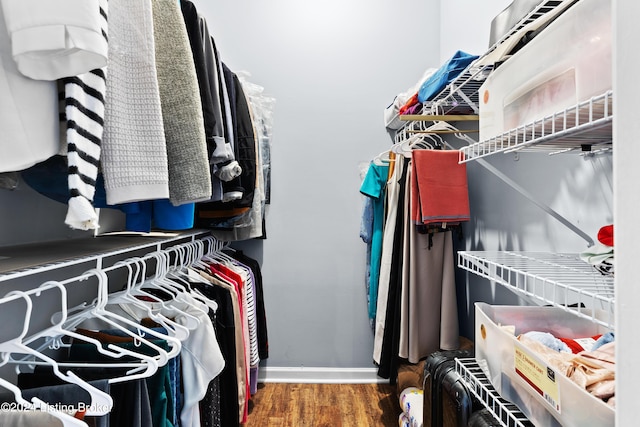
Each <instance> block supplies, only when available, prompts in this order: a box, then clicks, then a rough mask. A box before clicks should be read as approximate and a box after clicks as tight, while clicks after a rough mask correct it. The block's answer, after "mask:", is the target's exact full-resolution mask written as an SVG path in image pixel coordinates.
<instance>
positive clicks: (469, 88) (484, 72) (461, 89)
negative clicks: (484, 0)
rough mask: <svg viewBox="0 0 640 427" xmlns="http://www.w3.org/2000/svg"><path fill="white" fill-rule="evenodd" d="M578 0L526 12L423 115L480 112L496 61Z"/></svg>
mask: <svg viewBox="0 0 640 427" xmlns="http://www.w3.org/2000/svg"><path fill="white" fill-rule="evenodd" d="M573 2H574V0H543V1H541V2H540V3H539V4H538V5H537V6H536V7H535V8H533V10H531V12H529V13H528V14H527V15H526V16H524V17H523V18H522V19H521V20H520V21H519V22H518V23H517V24H516V25H515V26H514V27H513V28H512V29H511V30H510V31H509V32H507V33H506V34H505V35H504V36H502V37H501V38H500V39H499V40H498V41H496V42H495V43H494V44H493V45H492V46H491V47H490V48H489V49H488V50H487V51H486V52H485V53H483V54H482V55H481V56H480V57H479V58H478V59H476V60H475V61H473V62H472V63H471V64H469V66H468V67H467V68H466V69H465V70H464V71H463V72H462V73H460V75H459V76H458V77H456V78H455V79H454V80H453V81H452V82H451V83H449V84H448V85H447V86H446V87H445V88H444V89H443V90H441V91H440V92H439V93H438V94H437V95H436V96H434V97H433V99H432V100H428V101H426V102H425V103H424V104H423V106H422V109H421V111H420V113H419V114H420V115H423V116H429V115H464V114H478V113H479V89H480V86H482V84H483V83H484V81H485V80H486V79H487V77H488V76H489V74H490V73H491V71H493V69H494V67H495V64H496V63H498V62H501V61H504V60H505V59H507V58H508V56H509V54H510V52H511V50H512V49H513V48H514V47H516V46H517V44H518V43H519V42H520V40H521V39H522V37H524V36H525V35H527V34H530V33H531V32H532V31H534V30H535V29H538V28H541V27H542V26H543V25H545V24H547V23H549V22H550V21H551V20H553V19H555V18H556V17H557V16H558V15H560V14H561V13H562V12H563V11H564V10H566V9H567V8H568V7H569V6H570V5H571V4H573ZM419 126H420V125H419V124H417V123H415V122H410V123H408V124H406V125H405V126H403V127H402V129H400V130H399V131H398V133H400V135H398V134H397V135H396V141H398V140H400V141H402V140H403V139H406V138H407V137H409V136H410V134H411V133H412V132H413V131H416V130H419V129H418V127H419Z"/></svg>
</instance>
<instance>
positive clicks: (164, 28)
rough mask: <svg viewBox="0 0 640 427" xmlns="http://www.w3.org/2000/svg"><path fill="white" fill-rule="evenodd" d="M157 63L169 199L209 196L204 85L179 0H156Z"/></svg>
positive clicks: (179, 200)
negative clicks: (202, 85) (199, 85)
mask: <svg viewBox="0 0 640 427" xmlns="http://www.w3.org/2000/svg"><path fill="white" fill-rule="evenodd" d="M153 22H154V28H155V31H154V38H155V48H156V50H155V52H156V67H157V73H158V84H159V88H160V101H161V103H162V119H163V122H164V134H165V140H166V144H167V158H168V165H169V194H170V200H171V203H172V204H174V205H181V204H184V203H189V202H196V201H202V200H209V199H210V198H211V175H210V173H209V161H208V158H207V145H206V137H205V131H204V120H203V115H202V105H201V101H200V89H199V87H198V78H197V75H196V69H195V65H194V63H193V55H192V54H191V45H190V44H189V37H188V35H187V29H186V27H185V23H184V19H183V17H182V12H181V11H180V8H179V4H178V2H176V1H175V0H153Z"/></svg>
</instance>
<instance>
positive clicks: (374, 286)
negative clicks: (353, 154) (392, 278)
mask: <svg viewBox="0 0 640 427" xmlns="http://www.w3.org/2000/svg"><path fill="white" fill-rule="evenodd" d="M388 174H389V166H387V165H377V164H375V163H373V162H372V163H371V164H370V166H369V170H368V172H367V175H366V176H365V178H364V181H363V182H362V186H361V187H360V192H361V193H362V194H364V195H365V196H368V197H371V198H372V199H373V235H372V237H371V261H370V264H369V265H370V267H369V268H370V275H369V278H370V279H369V294H368V313H369V319H374V318H375V315H376V309H377V308H376V307H377V302H378V279H379V274H380V258H381V256H382V234H383V227H384V199H385V192H386V183H387V176H388Z"/></svg>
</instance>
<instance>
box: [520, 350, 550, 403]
mask: <svg viewBox="0 0 640 427" xmlns="http://www.w3.org/2000/svg"><path fill="white" fill-rule="evenodd" d="M514 350H515V355H514V356H515V357H514V362H515V368H516V373H517V374H518V375H519V376H520V377H521V378H522V379H524V380H525V381H526V382H527V384H529V385H530V386H531V388H533V389H534V390H535V392H536V393H538V394H539V395H540V396H542V397H543V398H544V400H545V401H546V402H547V403H548V404H549V405H550V406H551V407H552V408H553V409H555V410H556V411H558V413H560V387H559V385H558V382H557V381H556V372H555V371H554V370H553V369H551V368H550V367H548V366H547V365H545V364H542V363H539V362H537V361H536V360H535V358H534V357H533V356H531V354H529V352H527V351H526V350H524V349H522V348H518V346H515V348H514Z"/></svg>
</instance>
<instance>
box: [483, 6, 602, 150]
mask: <svg viewBox="0 0 640 427" xmlns="http://www.w3.org/2000/svg"><path fill="white" fill-rule="evenodd" d="M611 37H612V29H611V1H610V0H580V1H578V2H576V4H574V5H573V6H571V7H570V8H569V9H568V10H566V11H565V12H564V13H563V14H562V15H560V16H559V17H558V18H557V19H556V20H555V21H553V22H552V23H551V24H549V26H548V27H547V28H545V29H544V30H542V31H541V32H540V34H538V35H537V36H536V37H535V38H534V39H533V40H531V41H530V42H529V43H527V44H526V45H525V46H524V47H523V48H522V49H520V50H519V51H518V52H516V53H515V54H514V55H513V56H512V57H511V58H509V59H507V60H506V61H505V62H504V63H503V64H501V65H500V66H498V67H497V68H496V69H495V70H494V71H493V72H492V73H491V74H490V75H489V76H488V78H487V79H486V81H485V82H484V84H483V85H482V86H481V87H480V92H479V95H480V141H486V140H488V139H491V138H493V137H496V136H499V135H501V134H503V133H504V132H506V131H509V130H511V129H515V128H517V127H519V126H522V125H525V124H528V123H532V122H533V121H534V120H538V119H542V118H543V117H545V116H548V115H551V114H553V113H556V112H559V111H563V110H564V109H566V108H569V107H572V106H574V105H576V104H578V103H579V102H582V101H586V100H588V99H589V98H591V97H593V96H597V95H601V94H603V93H605V92H606V91H608V90H610V89H611V74H612V62H611Z"/></svg>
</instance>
